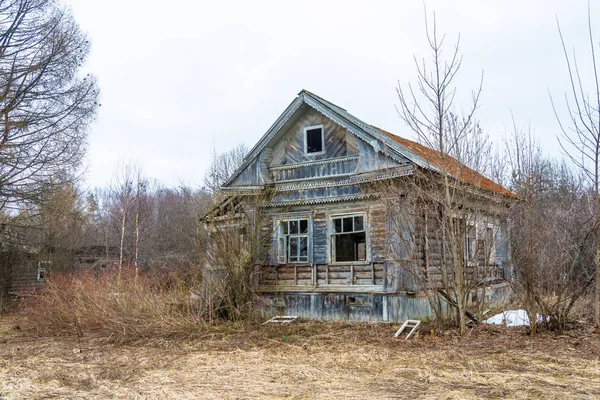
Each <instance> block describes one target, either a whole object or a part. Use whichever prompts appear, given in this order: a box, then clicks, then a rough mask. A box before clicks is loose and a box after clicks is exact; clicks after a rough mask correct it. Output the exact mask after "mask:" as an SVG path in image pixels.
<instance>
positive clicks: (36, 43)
mask: <svg viewBox="0 0 600 400" xmlns="http://www.w3.org/2000/svg"><path fill="white" fill-rule="evenodd" d="M88 51H89V42H88V41H87V39H86V37H85V35H84V34H83V33H82V32H81V31H80V29H79V27H78V26H77V24H76V22H75V21H74V19H73V17H72V15H71V13H70V12H69V10H67V9H66V8H64V7H60V6H59V5H58V2H57V1H55V0H3V1H0V210H4V209H20V208H22V205H23V203H24V202H32V201H37V200H39V193H41V191H40V190H39V188H40V187H46V188H47V187H49V186H51V185H52V186H57V187H58V186H61V185H62V184H63V183H64V182H65V181H69V180H72V177H73V174H72V171H73V170H74V169H75V168H77V167H78V166H79V164H80V161H81V159H82V157H83V154H84V151H85V137H86V131H87V127H88V125H89V123H90V122H91V121H92V119H93V117H94V114H95V111H96V108H97V106H98V104H97V99H98V90H97V87H96V83H95V79H94V78H93V77H92V76H89V75H88V76H85V77H81V76H80V74H79V70H80V67H81V65H82V63H83V61H84V60H85V58H86V56H87V54H88Z"/></svg>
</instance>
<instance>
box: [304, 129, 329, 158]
mask: <svg viewBox="0 0 600 400" xmlns="http://www.w3.org/2000/svg"><path fill="white" fill-rule="evenodd" d="M324 152H325V134H324V129H323V125H317V126H309V127H306V128H304V153H306V154H310V155H316V154H322V153H324Z"/></svg>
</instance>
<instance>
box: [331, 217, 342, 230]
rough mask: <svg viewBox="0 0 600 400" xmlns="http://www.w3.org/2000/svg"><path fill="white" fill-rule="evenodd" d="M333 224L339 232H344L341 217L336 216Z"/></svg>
mask: <svg viewBox="0 0 600 400" xmlns="http://www.w3.org/2000/svg"><path fill="white" fill-rule="evenodd" d="M333 226H334V228H335V231H336V232H337V233H340V232H342V220H341V219H340V218H336V219H334V220H333Z"/></svg>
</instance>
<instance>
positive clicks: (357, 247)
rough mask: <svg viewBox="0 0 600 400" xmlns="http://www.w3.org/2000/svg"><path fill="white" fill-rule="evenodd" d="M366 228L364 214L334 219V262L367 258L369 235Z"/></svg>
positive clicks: (364, 259)
mask: <svg viewBox="0 0 600 400" xmlns="http://www.w3.org/2000/svg"><path fill="white" fill-rule="evenodd" d="M364 229H365V227H364V217H363V216H352V217H341V218H334V219H333V230H334V232H333V237H332V246H333V252H332V253H333V255H334V260H333V261H334V262H346V261H366V260H367V235H366V233H365V230H364Z"/></svg>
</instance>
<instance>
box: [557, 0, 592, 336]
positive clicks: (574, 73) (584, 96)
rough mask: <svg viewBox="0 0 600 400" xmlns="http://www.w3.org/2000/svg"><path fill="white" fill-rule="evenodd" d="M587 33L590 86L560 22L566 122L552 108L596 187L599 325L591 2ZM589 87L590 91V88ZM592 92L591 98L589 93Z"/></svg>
mask: <svg viewBox="0 0 600 400" xmlns="http://www.w3.org/2000/svg"><path fill="white" fill-rule="evenodd" d="M587 22H588V34H589V45H590V50H589V51H590V56H591V65H590V74H591V76H592V80H591V85H589V84H585V85H584V83H583V80H584V77H583V76H582V71H581V69H580V68H579V65H578V63H577V58H576V56H575V50H573V54H572V55H571V56H569V53H568V52H567V48H566V45H565V40H564V37H563V34H562V31H561V29H560V24H559V23H558V20H557V27H558V33H559V36H560V41H561V44H562V48H563V52H564V55H565V60H566V62H567V71H568V76H569V80H570V83H571V88H570V93H569V94H566V93H565V104H566V108H567V113H568V119H567V121H563V120H562V119H561V118H560V117H559V113H558V111H557V109H556V106H555V104H554V101H553V100H552V96H550V99H551V101H552V107H553V109H554V113H555V115H556V118H557V120H558V123H559V125H560V128H561V131H562V134H561V136H560V137H559V141H560V144H561V146H562V148H563V150H564V151H565V153H566V154H567V155H568V157H569V158H570V160H571V161H572V162H573V163H574V164H575V165H576V166H577V167H578V168H579V169H580V170H581V171H582V172H583V174H584V175H585V177H586V178H587V180H588V181H589V182H590V184H591V185H592V187H593V191H592V193H591V195H592V203H593V210H594V223H593V224H592V232H593V234H594V237H595V242H596V256H595V258H594V264H595V266H596V277H595V281H596V286H595V293H594V324H595V325H596V326H600V80H599V79H598V65H597V63H596V53H595V49H594V46H595V43H594V36H593V33H592V17H591V10H590V5H589V3H588V21H587ZM588 88H589V89H588ZM590 89H591V90H592V93H591V95H590V94H589V93H588V92H587V91H588V90H590Z"/></svg>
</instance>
